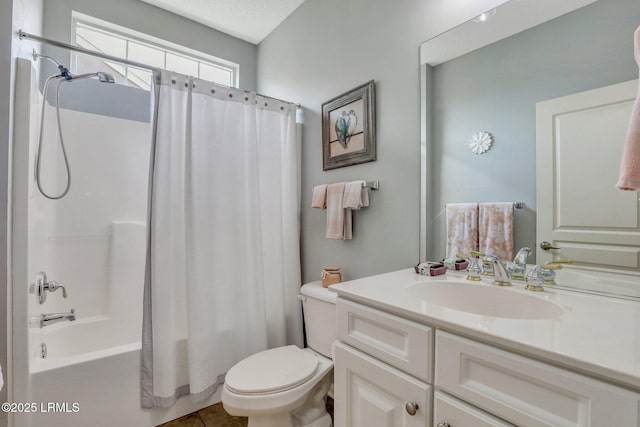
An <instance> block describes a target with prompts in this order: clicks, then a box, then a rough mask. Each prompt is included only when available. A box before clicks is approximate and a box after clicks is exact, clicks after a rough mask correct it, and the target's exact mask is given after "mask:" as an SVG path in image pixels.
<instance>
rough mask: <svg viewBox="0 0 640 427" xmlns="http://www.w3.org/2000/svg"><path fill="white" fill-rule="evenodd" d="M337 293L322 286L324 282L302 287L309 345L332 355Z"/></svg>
mask: <svg viewBox="0 0 640 427" xmlns="http://www.w3.org/2000/svg"><path fill="white" fill-rule="evenodd" d="M337 297H338V295H337V294H335V293H334V292H331V291H330V290H329V289H328V288H323V287H322V282H321V281H317V282H311V283H307V284H305V285H302V288H300V299H302V310H303V313H304V326H305V331H306V332H305V333H306V337H307V347H309V348H311V349H313V350H315V351H317V352H318V353H320V354H323V355H324V356H326V357H329V358H330V357H331V345H332V344H333V342H334V341H335V340H336V298H337Z"/></svg>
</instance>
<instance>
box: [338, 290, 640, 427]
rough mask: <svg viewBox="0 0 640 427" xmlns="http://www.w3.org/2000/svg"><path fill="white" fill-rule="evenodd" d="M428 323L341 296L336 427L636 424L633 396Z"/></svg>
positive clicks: (639, 399) (639, 404) (638, 404)
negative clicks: (408, 318)
mask: <svg viewBox="0 0 640 427" xmlns="http://www.w3.org/2000/svg"><path fill="white" fill-rule="evenodd" d="M426 323H427V322H424V323H422V322H415V321H410V320H407V319H404V318H402V317H400V316H396V315H392V314H389V313H386V312H384V311H382V310H378V309H376V308H371V307H368V306H366V305H363V304H359V303H355V302H352V301H349V300H346V299H344V298H342V297H339V298H338V302H337V333H338V340H339V342H338V343H337V344H336V351H335V357H334V364H335V401H336V403H335V427H387V426H393V427H404V426H411V427H413V426H420V427H484V426H499V427H506V426H513V425H517V426H532V427H536V426H548V427H549V426H554V427H556V426H557V427H570V426H571V427H574V426H575V427H577V426H585V427H586V426H589V427H598V426H620V427H639V426H640V394H638V393H636V392H634V391H631V390H628V389H625V388H622V387H617V386H614V385H612V384H609V383H607V382H603V381H599V380H596V379H593V378H591V377H588V376H586V375H581V374H578V373H575V372H572V371H569V370H566V369H563V368H559V367H556V366H552V365H551V364H547V363H543V362H540V361H538V360H534V359H532V358H529V357H525V356H522V355H519V354H515V353H512V352H510V351H506V350H503V349H499V348H495V347H493V346H490V345H487V344H484V343H480V342H478V341H475V340H473V339H469V338H463V337H461V336H458V335H455V334H453V333H450V332H446V331H442V330H440V329H437V328H436V327H433V326H429V325H428V324H426ZM639 388H640V384H639Z"/></svg>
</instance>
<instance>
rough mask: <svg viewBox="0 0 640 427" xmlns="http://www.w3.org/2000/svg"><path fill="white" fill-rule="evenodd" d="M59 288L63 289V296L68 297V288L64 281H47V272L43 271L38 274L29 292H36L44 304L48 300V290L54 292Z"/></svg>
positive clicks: (40, 301)
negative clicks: (63, 283)
mask: <svg viewBox="0 0 640 427" xmlns="http://www.w3.org/2000/svg"><path fill="white" fill-rule="evenodd" d="M58 289H62V298H66V297H67V290H66V289H65V288H64V286H63V285H62V283H58V282H54V281H53V280H52V281H50V282H47V274H46V273H45V272H43V271H41V272H40V273H38V274H37V275H36V282H35V283H32V284H31V286H30V287H29V293H31V294H36V298H37V299H38V302H39V303H40V304H44V302H45V301H46V300H47V292H54V291H56V290H58Z"/></svg>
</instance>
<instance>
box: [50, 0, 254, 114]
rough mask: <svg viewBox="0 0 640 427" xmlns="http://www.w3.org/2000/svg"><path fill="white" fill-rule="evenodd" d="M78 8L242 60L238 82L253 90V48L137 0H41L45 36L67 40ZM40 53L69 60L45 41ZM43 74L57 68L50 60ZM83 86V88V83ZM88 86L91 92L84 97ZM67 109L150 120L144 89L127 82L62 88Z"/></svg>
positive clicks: (188, 45)
mask: <svg viewBox="0 0 640 427" xmlns="http://www.w3.org/2000/svg"><path fill="white" fill-rule="evenodd" d="M72 11H77V12H80V13H84V14H86V15H90V16H93V17H95V18H98V19H102V20H104V21H108V22H111V23H114V24H117V25H121V26H123V27H126V28H129V29H132V30H136V31H139V32H142V33H145V34H149V35H152V36H154V37H158V38H160V39H163V40H167V41H170V42H173V43H176V44H179V45H182V46H187V47H189V48H191V49H195V50H198V51H201V52H205V53H207V54H210V55H213V56H217V57H218V58H222V59H226V60H228V61H232V62H235V63H237V64H239V65H240V76H239V80H240V87H241V88H243V89H246V90H255V89H256V56H257V47H256V46H255V45H253V44H251V43H248V42H246V41H244V40H240V39H237V38H235V37H232V36H229V35H227V34H224V33H221V32H219V31H216V30H213V29H211V28H209V27H206V26H204V25H201V24H199V23H197V22H194V21H191V20H189V19H186V18H182V17H180V16H178V15H175V14H173V13H170V12H167V11H165V10H163V9H160V8H157V7H155V6H152V5H149V4H147V3H144V2H142V1H139V0H110V1H108V2H105V1H99V0H47V1H45V2H44V14H45V16H46V19H45V21H44V29H43V35H44V37H47V38H51V39H54V40H59V41H63V42H66V43H69V42H70V40H71V13H72ZM43 50H44V52H45V53H46V54H47V55H50V56H52V57H54V58H56V59H57V60H58V61H60V62H62V63H63V64H65V65H68V64H69V63H70V53H69V52H68V51H66V50H62V49H58V48H54V47H49V46H45V47H43ZM43 64H45V65H44V67H43V73H42V74H43V79H44V76H47V75H50V74H53V73H55V72H57V69H56V68H55V67H54V66H53V64H50V63H48V62H47V63H43ZM82 86H84V87H82ZM87 91H90V93H93V94H94V95H95V96H93V97H87V96H83V94H86V93H87ZM62 98H63V102H62V105H63V106H64V107H65V108H69V109H74V110H80V111H86V112H90V113H96V114H105V115H110V116H114V117H120V118H126V119H131V120H140V121H147V120H148V119H149V102H148V92H145V91H141V90H137V89H135V88H129V87H124V86H122V87H115V88H114V87H113V86H111V87H108V86H106V85H100V84H98V83H96V82H78V83H77V84H75V85H73V86H72V85H68V86H67V87H65V96H64V97H62ZM141 113H142V114H141Z"/></svg>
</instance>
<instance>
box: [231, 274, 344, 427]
mask: <svg viewBox="0 0 640 427" xmlns="http://www.w3.org/2000/svg"><path fill="white" fill-rule="evenodd" d="M299 298H300V299H301V300H302V307H303V312H304V321H305V329H306V338H307V345H308V348H304V349H301V348H299V347H297V346H295V345H289V346H284V347H277V348H272V349H270V350H265V351H262V352H260V353H256V354H254V355H251V356H249V357H247V358H246V359H244V360H242V361H240V362H238V363H237V364H236V365H235V366H234V367H233V368H231V369H230V370H229V372H227V375H226V377H225V382H224V386H223V389H222V404H223V406H224V409H225V410H226V411H227V412H228V413H229V414H231V415H234V416H238V417H248V418H249V424H248V427H331V425H332V424H331V417H330V416H329V414H328V413H327V410H326V406H325V398H326V396H327V393H328V391H329V388H330V387H331V385H332V384H333V361H332V360H331V346H332V344H333V342H334V341H335V339H336V294H335V293H333V292H331V291H329V290H328V289H326V288H323V287H322V284H321V282H319V281H318V282H313V283H307V284H305V285H303V286H302V288H300V295H299Z"/></svg>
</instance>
